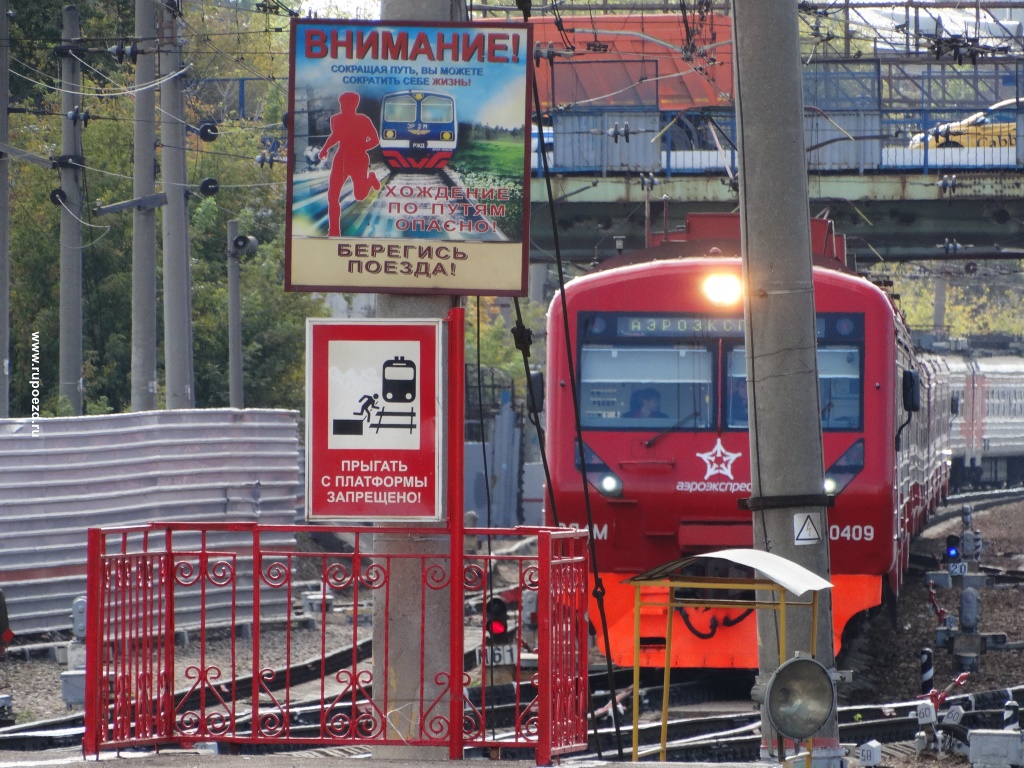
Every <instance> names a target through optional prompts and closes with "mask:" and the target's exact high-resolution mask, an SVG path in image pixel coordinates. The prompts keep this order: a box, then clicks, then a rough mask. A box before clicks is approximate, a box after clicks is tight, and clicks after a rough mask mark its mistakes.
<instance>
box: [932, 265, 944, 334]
mask: <svg viewBox="0 0 1024 768" xmlns="http://www.w3.org/2000/svg"><path fill="white" fill-rule="evenodd" d="M946 286H947V280H946V277H945V275H943V276H942V277H936V278H935V303H934V305H933V306H932V327H933V328H934V329H935V330H936V331H941V330H942V329H943V328H945V327H946Z"/></svg>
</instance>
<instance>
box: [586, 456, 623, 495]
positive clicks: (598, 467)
mask: <svg viewBox="0 0 1024 768" xmlns="http://www.w3.org/2000/svg"><path fill="white" fill-rule="evenodd" d="M576 447H577V450H576V469H578V470H580V471H582V470H583V466H582V465H581V464H580V453H579V444H578V443H577V446H576ZM583 454H584V457H585V461H586V473H585V474H586V478H587V482H588V483H590V484H591V485H592V486H594V488H596V489H597V492H598V493H600V494H601V495H602V496H604V497H605V498H609V499H617V498H619V497H620V496H622V478H620V477H619V476H618V475H616V474H615V472H614V471H613V470H612V468H611V467H609V466H608V465H607V464H606V463H605V462H604V460H603V459H602V458H601V457H600V456H598V455H597V454H596V453H594V449H593V448H591V447H590V446H589V445H587V444H586V443H583Z"/></svg>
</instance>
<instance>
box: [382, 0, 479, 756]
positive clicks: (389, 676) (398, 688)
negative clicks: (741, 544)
mask: <svg viewBox="0 0 1024 768" xmlns="http://www.w3.org/2000/svg"><path fill="white" fill-rule="evenodd" d="M381 19H382V20H383V21H424V22H439V21H440V22H445V21H456V22H458V21H466V20H467V16H466V11H465V6H464V4H463V3H462V2H459V0H382V2H381ZM457 301H458V299H457V298H456V297H454V296H407V295H395V294H383V295H380V296H378V297H377V309H376V315H377V317H379V318H409V319H411V318H432V319H442V318H444V317H446V316H447V315H448V311H449V310H450V309H451V308H452V307H453V306H455V305H456V303H457ZM442 366H443V370H444V371H446V372H447V370H448V360H447V357H445V359H443V360H442ZM461 407H463V404H462V403H451V402H448V393H447V391H445V392H444V393H443V394H442V408H441V411H440V412H441V413H447V410H448V408H461ZM461 438H462V436H461V435H453V436H451V439H455V440H458V439H461ZM447 476H448V471H447V467H445V466H444V464H442V467H441V480H442V483H443V485H444V486H445V487H444V488H442V494H443V495H442V498H447V481H446V478H447ZM445 514H446V515H452V514H460V515H461V514H462V510H461V509H459V510H451V509H446V510H445ZM378 527H379V529H380V531H381V532H380V533H377V534H375V536H374V547H375V549H376V550H377V551H378V552H381V553H382V554H387V555H391V556H393V559H392V560H391V563H392V567H391V588H390V590H389V591H390V598H391V601H390V615H388V614H387V613H386V612H385V606H384V603H383V601H382V600H379V601H377V602H375V603H374V609H373V631H374V635H373V660H374V661H373V679H374V685H375V686H378V685H379V686H380V687H381V688H385V687H386V688H387V692H388V697H389V701H390V703H391V709H392V712H393V714H392V715H391V717H389V719H388V723H389V728H388V735H389V736H392V737H397V736H405V737H408V736H412V735H414V732H415V731H414V729H415V728H417V727H418V726H419V722H418V720H416V719H414V718H413V717H411V715H412V714H413V713H414V712H415V711H416V709H417V707H418V702H420V701H433V700H434V699H435V698H436V697H437V696H439V695H440V693H441V690H442V689H441V688H440V687H438V686H437V685H436V684H435V683H434V680H433V679H425V680H423V681H422V687H423V690H422V691H421V690H420V672H419V659H420V653H419V648H418V644H419V637H418V635H419V634H420V633H417V632H415V631H413V630H412V628H411V627H410V629H409V630H408V631H405V632H401V631H396V630H395V628H397V627H401V626H407V625H409V617H416V616H420V615H423V616H425V617H426V619H425V621H426V622H428V623H429V626H427V627H424V631H423V633H422V634H423V636H425V637H428V638H430V642H429V644H427V647H426V648H425V649H424V657H423V660H424V664H425V666H426V667H427V669H447V668H448V666H449V649H448V641H447V639H448V633H449V615H448V614H449V610H448V599H449V596H448V592H447V591H446V590H440V589H423V576H422V574H421V573H420V567H419V564H418V563H417V562H416V561H414V560H411V559H405V558H403V555H406V554H411V553H414V552H419V553H426V554H430V555H436V556H437V557H438V558H439V562H444V559H445V558H446V556H447V554H448V551H449V546H448V538H447V536H445V535H444V534H442V533H439V534H438V535H437V536H435V537H418V538H417V539H416V540H415V541H412V540H410V537H408V536H400V535H397V534H388V533H387V532H386V528H387V526H386V525H380V526H378ZM458 578H461V575H459V577H458ZM376 591H377V592H382V591H383V590H376ZM422 593H427V594H422ZM421 595H422V600H423V601H424V602H425V603H426V605H425V607H424V609H423V613H422V614H421V613H420V610H421V607H420V600H421ZM380 597H383V595H381V596H380ZM450 620H452V621H459V622H461V621H462V617H461V616H452V617H450ZM388 625H390V627H391V628H392V629H391V638H390V643H389V644H388V645H387V646H386V647H387V650H388V652H387V655H386V657H385V653H384V649H385V644H384V635H383V632H384V628H385V627H386V626H388ZM385 664H386V665H387V666H386V667H385ZM428 677H429V676H428ZM375 690H376V688H375ZM421 696H422V698H421ZM396 710H397V711H396ZM456 727H457V726H456ZM373 756H374V758H378V759H408V760H417V759H419V760H427V759H434V760H447V759H448V751H447V749H444V748H440V747H407V746H394V747H392V746H386V747H377V748H374V750H373Z"/></svg>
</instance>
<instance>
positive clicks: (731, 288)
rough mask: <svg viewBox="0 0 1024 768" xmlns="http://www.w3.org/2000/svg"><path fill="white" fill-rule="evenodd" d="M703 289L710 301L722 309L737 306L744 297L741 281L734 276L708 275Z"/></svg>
mask: <svg viewBox="0 0 1024 768" xmlns="http://www.w3.org/2000/svg"><path fill="white" fill-rule="evenodd" d="M703 288H704V295H705V296H706V297H707V299H708V301H710V302H711V303H712V304H717V305H718V306H720V307H725V306H732V305H734V304H736V303H737V302H738V301H739V300H740V296H742V295H743V290H742V287H741V285H740V279H739V277H738V276H737V275H733V274H715V275H708V276H707V277H706V278H705V279H704V285H703Z"/></svg>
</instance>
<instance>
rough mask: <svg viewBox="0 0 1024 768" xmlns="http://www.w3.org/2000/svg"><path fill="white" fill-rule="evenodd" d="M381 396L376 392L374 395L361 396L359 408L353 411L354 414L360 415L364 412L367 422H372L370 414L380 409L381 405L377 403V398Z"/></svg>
mask: <svg viewBox="0 0 1024 768" xmlns="http://www.w3.org/2000/svg"><path fill="white" fill-rule="evenodd" d="M379 397H380V396H379V395H377V394H376V393H374V394H372V395H363V396H362V397H360V398H359V410H358V411H352V415H353V416H359V415H360V414H362V416H363V418H365V419H366V423H367V424H369V423H370V415H371V413H372V412H373V411H374V410H379V409H380V406H379V405H377V400H378V398H379Z"/></svg>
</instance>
